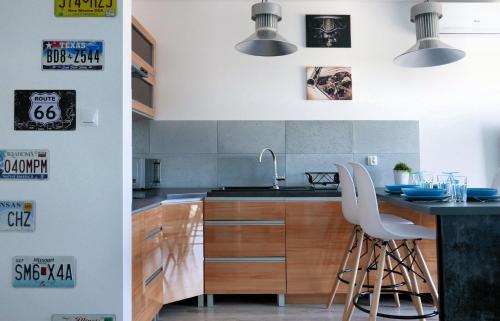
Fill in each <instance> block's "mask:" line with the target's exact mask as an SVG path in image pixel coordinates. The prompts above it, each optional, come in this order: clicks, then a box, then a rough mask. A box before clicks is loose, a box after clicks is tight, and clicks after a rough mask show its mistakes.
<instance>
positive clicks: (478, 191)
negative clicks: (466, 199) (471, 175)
mask: <svg viewBox="0 0 500 321" xmlns="http://www.w3.org/2000/svg"><path fill="white" fill-rule="evenodd" d="M497 193H498V190H497V189H496V188H468V189H467V196H471V197H482V196H494V195H497Z"/></svg>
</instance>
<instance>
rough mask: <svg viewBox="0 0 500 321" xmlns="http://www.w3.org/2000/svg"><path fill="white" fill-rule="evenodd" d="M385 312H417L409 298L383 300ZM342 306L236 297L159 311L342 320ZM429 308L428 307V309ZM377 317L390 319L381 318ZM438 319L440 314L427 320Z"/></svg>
mask: <svg viewBox="0 0 500 321" xmlns="http://www.w3.org/2000/svg"><path fill="white" fill-rule="evenodd" d="M381 306H382V308H381V309H383V311H384V312H386V313H394V314H396V313H401V314H415V309H414V308H413V306H412V305H411V303H410V301H408V302H406V301H405V302H401V308H400V309H395V308H394V307H393V304H392V302H391V301H390V300H384V301H383V302H382V303H381ZM342 311H343V305H335V306H334V308H333V311H328V310H326V309H325V307H324V306H323V305H295V304H294V305H287V306H286V307H282V308H280V307H277V306H276V305H275V304H273V303H272V302H258V303H255V302H252V303H248V302H242V301H234V300H217V297H216V301H215V307H214V308H198V307H196V305H195V303H194V302H192V301H191V302H187V303H186V302H184V303H180V304H175V305H167V306H165V307H164V308H163V310H162V311H161V312H160V321H255V320H258V321H277V320H286V321H330V320H332V321H333V320H335V321H339V320H341V319H342ZM429 311H430V307H429V308H426V312H429ZM366 320H368V315H367V314H365V313H363V312H361V311H356V312H355V314H354V316H353V318H352V321H366ZM378 320H391V319H386V318H378ZM427 321H438V317H434V318H430V319H427Z"/></svg>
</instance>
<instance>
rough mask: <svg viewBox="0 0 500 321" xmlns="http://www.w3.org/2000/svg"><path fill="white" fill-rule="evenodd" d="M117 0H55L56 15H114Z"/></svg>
mask: <svg viewBox="0 0 500 321" xmlns="http://www.w3.org/2000/svg"><path fill="white" fill-rule="evenodd" d="M117 2H118V0H55V1H54V14H55V16H56V17H114V16H116V3H117Z"/></svg>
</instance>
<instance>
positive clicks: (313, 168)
mask: <svg viewBox="0 0 500 321" xmlns="http://www.w3.org/2000/svg"><path fill="white" fill-rule="evenodd" d="M352 160H353V156H352V154H289V155H287V156H286V185H287V186H304V185H309V182H308V180H307V177H306V175H305V174H304V173H305V172H336V171H337V170H336V168H335V163H340V164H347V163H349V162H352Z"/></svg>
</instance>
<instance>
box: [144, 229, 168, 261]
mask: <svg viewBox="0 0 500 321" xmlns="http://www.w3.org/2000/svg"><path fill="white" fill-rule="evenodd" d="M162 239H163V233H162V228H161V227H157V228H156V229H154V230H152V231H150V232H149V234H147V235H145V236H144V240H143V241H142V253H143V256H147V255H149V253H151V251H154V250H156V248H158V247H160V246H161V243H162Z"/></svg>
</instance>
